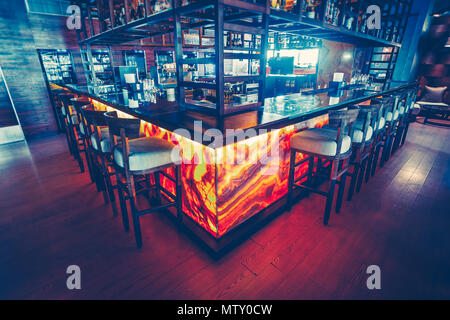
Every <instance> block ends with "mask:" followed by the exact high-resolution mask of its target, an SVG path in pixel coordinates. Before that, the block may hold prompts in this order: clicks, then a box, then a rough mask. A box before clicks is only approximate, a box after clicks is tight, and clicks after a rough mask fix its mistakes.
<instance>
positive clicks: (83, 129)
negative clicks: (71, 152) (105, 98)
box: [70, 97, 95, 182]
mask: <svg viewBox="0 0 450 320" xmlns="http://www.w3.org/2000/svg"><path fill="white" fill-rule="evenodd" d="M70 102H71V104H72V106H73V108H74V109H75V112H74V114H73V116H74V117H76V120H75V121H74V122H73V123H74V124H75V123H78V127H76V126H75V125H74V126H73V128H74V131H75V133H74V134H75V136H76V142H77V143H76V145H75V147H76V148H78V151H79V152H81V153H84V155H85V157H86V163H87V166H88V172H89V177H90V179H91V181H92V182H95V180H94V174H93V171H92V166H93V165H92V161H91V158H90V152H89V150H88V149H89V141H88V139H89V137H88V135H87V122H86V119H85V118H84V117H83V113H82V112H81V108H82V107H83V106H86V105H90V104H91V101H90V100H89V98H87V97H79V98H73V99H71V100H70Z"/></svg>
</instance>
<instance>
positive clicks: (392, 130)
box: [380, 92, 403, 168]
mask: <svg viewBox="0 0 450 320" xmlns="http://www.w3.org/2000/svg"><path fill="white" fill-rule="evenodd" d="M390 96H391V97H392V98H393V103H390V104H388V105H387V108H388V111H387V113H386V118H385V119H386V133H385V135H384V140H385V142H384V145H383V153H382V154H381V159H380V168H382V167H383V166H384V164H385V163H386V162H387V161H388V160H389V159H390V157H391V151H392V145H393V143H394V139H395V136H396V134H397V130H398V125H399V120H400V111H399V109H400V106H401V104H402V98H403V92H396V93H393V94H391V95H390Z"/></svg>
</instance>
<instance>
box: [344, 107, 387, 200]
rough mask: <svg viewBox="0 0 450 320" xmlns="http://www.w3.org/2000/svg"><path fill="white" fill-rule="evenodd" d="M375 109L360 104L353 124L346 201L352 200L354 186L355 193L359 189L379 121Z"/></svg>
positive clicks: (376, 109)
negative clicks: (349, 178) (350, 170)
mask: <svg viewBox="0 0 450 320" xmlns="http://www.w3.org/2000/svg"><path fill="white" fill-rule="evenodd" d="M377 111H378V108H377V107H376V106H360V111H359V114H358V118H357V120H356V121H355V123H354V124H353V126H354V132H353V136H352V156H351V157H350V165H351V166H352V167H353V171H352V173H351V174H350V176H351V181H350V187H349V190H348V195H347V201H351V200H352V197H353V193H354V192H355V187H356V192H357V193H359V191H360V190H361V186H362V182H363V177H364V174H365V172H366V168H367V166H368V163H369V156H370V151H371V146H372V143H373V141H374V131H375V130H374V129H376V128H378V124H379V121H380V119H379V116H377Z"/></svg>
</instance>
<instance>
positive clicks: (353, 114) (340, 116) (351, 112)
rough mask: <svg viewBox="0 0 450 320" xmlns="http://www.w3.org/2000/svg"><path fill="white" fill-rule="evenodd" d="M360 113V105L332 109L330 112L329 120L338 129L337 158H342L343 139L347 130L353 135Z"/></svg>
mask: <svg viewBox="0 0 450 320" xmlns="http://www.w3.org/2000/svg"><path fill="white" fill-rule="evenodd" d="M358 114H359V107H357V106H352V107H349V108H347V109H344V110H332V111H329V112H328V120H329V126H330V128H336V129H337V136H336V143H337V149H336V159H339V158H340V155H341V146H342V140H343V139H344V135H345V134H346V132H347V135H348V136H350V137H353V131H354V128H353V125H352V124H353V122H355V121H356V118H357V117H358Z"/></svg>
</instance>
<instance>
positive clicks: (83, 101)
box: [70, 97, 91, 133]
mask: <svg viewBox="0 0 450 320" xmlns="http://www.w3.org/2000/svg"><path fill="white" fill-rule="evenodd" d="M70 101H71V102H72V105H73V107H74V108H75V111H76V112H77V118H78V123H79V124H80V127H83V129H84V132H85V133H86V132H87V122H86V119H85V118H84V116H83V112H82V111H81V108H82V107H84V106H87V105H91V101H90V100H89V99H88V98H82V97H81V98H73V99H71V100H70Z"/></svg>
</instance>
